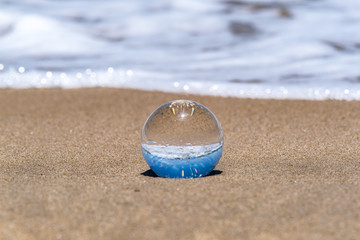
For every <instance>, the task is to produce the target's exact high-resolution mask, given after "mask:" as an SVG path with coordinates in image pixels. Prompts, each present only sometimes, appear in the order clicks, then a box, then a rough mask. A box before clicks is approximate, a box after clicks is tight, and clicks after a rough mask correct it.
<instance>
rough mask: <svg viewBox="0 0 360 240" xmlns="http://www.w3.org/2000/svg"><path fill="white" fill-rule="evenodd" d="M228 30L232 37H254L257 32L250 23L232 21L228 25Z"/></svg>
mask: <svg viewBox="0 0 360 240" xmlns="http://www.w3.org/2000/svg"><path fill="white" fill-rule="evenodd" d="M229 30H230V32H231V33H232V34H234V35H254V34H256V33H258V30H257V29H256V28H255V27H254V26H253V25H252V24H250V23H242V22H237V21H232V22H230V23H229Z"/></svg>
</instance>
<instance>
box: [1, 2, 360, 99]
mask: <svg viewBox="0 0 360 240" xmlns="http://www.w3.org/2000/svg"><path fill="white" fill-rule="evenodd" d="M93 86H104V87H125V88H137V89H145V90H161V91H169V92H187V93H198V94H209V95H220V96H235V97H251V98H286V99H289V98H298V99H347V100H360V1H359V0H341V1H340V0H277V1H271V0H251V1H250V0H152V1H146V0H136V1H119V0H104V1H91V0H74V1H59V0H0V87H1V88H31V87H38V88H47V87H64V88H77V87H93Z"/></svg>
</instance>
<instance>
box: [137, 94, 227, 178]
mask: <svg viewBox="0 0 360 240" xmlns="http://www.w3.org/2000/svg"><path fill="white" fill-rule="evenodd" d="M223 144H224V138H223V133H222V129H221V126H220V123H219V121H218V120H217V119H216V117H215V115H214V114H213V113H212V112H211V111H210V110H209V109H207V108H206V107H204V106H203V105H201V104H199V103H196V102H193V101H189V100H176V101H172V102H168V103H166V104H164V105H162V106H160V107H159V108H158V109H156V110H155V111H154V112H153V113H152V114H151V115H150V117H149V118H148V119H147V121H146V122H145V125H144V127H143V130H142V137H141V148H142V153H143V156H144V158H145V160H146V162H147V163H148V165H149V166H150V168H151V169H152V170H153V171H154V172H155V173H156V174H157V175H159V176H161V177H169V178H196V177H202V176H206V175H207V174H209V173H210V172H211V171H212V170H213V169H214V168H215V166H216V165H217V163H218V162H219V160H220V157H221V154H222V150H223Z"/></svg>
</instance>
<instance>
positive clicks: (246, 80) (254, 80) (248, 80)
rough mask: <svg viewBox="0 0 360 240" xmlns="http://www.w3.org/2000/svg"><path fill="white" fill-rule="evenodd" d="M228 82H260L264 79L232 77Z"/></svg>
mask: <svg viewBox="0 0 360 240" xmlns="http://www.w3.org/2000/svg"><path fill="white" fill-rule="evenodd" d="M229 82H231V83H262V82H264V81H263V80H261V79H232V80H230V81H229Z"/></svg>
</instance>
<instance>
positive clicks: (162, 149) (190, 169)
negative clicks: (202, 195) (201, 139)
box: [141, 143, 223, 178]
mask: <svg viewBox="0 0 360 240" xmlns="http://www.w3.org/2000/svg"><path fill="white" fill-rule="evenodd" d="M141 149H142V153H143V156H144V158H145V160H146V162H147V163H148V165H149V167H150V168H151V169H152V170H153V171H154V172H155V173H156V174H157V175H158V176H161V177H168V178H197V177H202V176H206V175H208V174H209V173H210V172H211V171H212V170H213V169H214V168H215V166H216V165H217V164H218V162H219V160H220V158H221V154H222V151H223V143H219V144H211V145H202V146H181V147H179V146H157V145H148V144H142V146H141Z"/></svg>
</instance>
